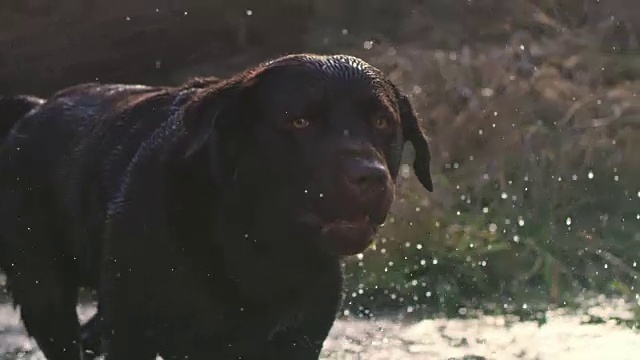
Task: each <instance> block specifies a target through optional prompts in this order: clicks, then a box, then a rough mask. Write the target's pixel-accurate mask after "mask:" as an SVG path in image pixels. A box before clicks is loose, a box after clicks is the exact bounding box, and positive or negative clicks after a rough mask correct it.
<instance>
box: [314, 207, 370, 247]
mask: <svg viewBox="0 0 640 360" xmlns="http://www.w3.org/2000/svg"><path fill="white" fill-rule="evenodd" d="M302 222H303V223H305V224H306V225H310V226H312V227H313V228H314V229H315V231H317V232H318V234H317V241H318V245H319V246H320V247H321V248H322V249H323V250H324V251H326V252H327V253H329V254H332V255H336V256H351V255H356V254H359V253H361V252H363V251H365V250H366V249H367V248H368V247H369V245H371V243H372V242H373V238H374V236H375V234H376V232H377V231H378V228H379V224H380V223H379V222H376V221H373V220H371V219H370V218H369V217H368V216H363V217H362V218H359V219H355V220H342V219H338V220H332V221H322V220H320V218H319V217H317V216H313V215H309V214H307V215H306V216H304V217H303V219H302Z"/></svg>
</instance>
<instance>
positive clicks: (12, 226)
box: [0, 54, 432, 360]
mask: <svg viewBox="0 0 640 360" xmlns="http://www.w3.org/2000/svg"><path fill="white" fill-rule="evenodd" d="M406 141H409V142H411V143H412V144H413V146H414V148H415V150H416V159H415V162H414V169H415V173H416V175H417V176H418V179H419V180H420V181H421V182H422V184H423V185H424V186H425V188H427V189H428V190H432V182H431V176H430V172H429V150H428V145H427V141H426V139H425V137H424V135H423V132H422V130H421V129H420V126H419V124H418V119H417V118H416V115H415V113H414V111H413V108H412V106H411V104H410V102H409V100H408V98H407V97H406V96H405V95H403V94H402V93H401V92H400V91H399V90H398V88H397V87H396V86H395V85H394V84H392V83H391V82H390V81H389V80H388V78H387V77H386V76H385V75H384V74H382V73H381V72H380V71H379V70H378V69H376V68H374V67H372V66H371V65H369V64H367V63H365V62H364V61H362V60H360V59H357V58H354V57H350V56H344V55H336V56H316V55H307V54H302V55H291V56H285V57H282V58H279V59H276V60H273V61H269V62H266V63H263V64H261V65H259V66H257V67H255V68H252V69H249V70H247V71H245V72H243V73H241V74H238V75H237V76H234V77H232V78H230V79H227V80H222V81H218V80H207V79H204V80H199V81H192V82H189V83H187V84H185V85H183V86H181V87H176V88H170V87H162V88H159V87H146V86H125V85H101V84H84V85H79V86H75V87H72V88H68V89H65V90H62V91H60V92H58V93H57V94H55V95H53V96H52V97H51V98H49V99H48V100H47V102H46V103H44V104H42V105H39V107H38V108H37V109H35V110H33V111H31V112H30V113H29V114H27V115H26V116H25V117H23V118H22V119H20V120H19V121H18V123H17V124H16V126H15V127H14V128H13V131H12V132H11V134H10V135H9V136H8V137H7V138H6V141H5V148H4V150H3V151H2V153H1V154H0V246H1V247H2V251H3V252H4V253H5V254H4V256H2V257H1V258H0V260H1V261H2V263H1V264H0V266H1V267H2V269H3V270H4V271H5V272H6V273H7V277H8V280H9V283H10V290H11V292H12V295H13V297H14V300H15V302H16V303H17V304H19V305H20V307H21V312H22V319H23V321H24V323H25V325H26V327H27V330H28V331H29V333H30V334H31V335H32V336H33V337H34V338H35V339H36V340H37V342H38V344H39V346H40V347H41V349H42V350H43V352H44V354H45V356H46V357H47V358H48V359H53V360H58V359H70V360H73V359H80V358H81V349H80V348H81V346H80V345H79V341H78V340H79V331H80V330H79V324H78V318H77V316H76V314H75V306H76V302H77V289H78V287H79V286H90V287H94V288H96V289H98V294H99V314H100V316H101V321H102V323H101V325H100V326H101V327H102V329H103V331H104V335H105V339H106V345H107V346H106V351H107V359H136V360H145V359H154V358H155V356H156V354H160V355H161V356H162V357H163V358H164V359H186V358H189V359H273V360H275V359H278V360H286V359H291V360H293V359H295V360H304V359H317V358H318V356H319V353H320V351H321V349H322V344H323V342H324V340H325V338H326V336H327V334H328V332H329V330H330V329H331V326H332V324H333V321H334V319H335V315H336V311H337V310H338V307H339V305H340V299H341V291H342V273H341V269H340V257H342V256H346V255H352V254H356V253H359V252H362V251H364V250H365V249H366V248H367V247H368V246H369V244H370V242H371V241H372V238H373V236H374V234H375V232H376V230H377V228H378V226H379V225H380V224H381V223H382V222H383V221H384V220H385V218H386V216H387V213H388V211H389V207H390V205H391V202H392V199H393V192H394V178H395V177H396V175H397V173H398V169H399V166H400V156H401V151H402V147H403V144H404V143H405V142H406Z"/></svg>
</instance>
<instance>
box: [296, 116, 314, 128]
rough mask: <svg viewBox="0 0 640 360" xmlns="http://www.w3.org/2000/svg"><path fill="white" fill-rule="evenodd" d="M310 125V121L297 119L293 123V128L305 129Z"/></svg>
mask: <svg viewBox="0 0 640 360" xmlns="http://www.w3.org/2000/svg"><path fill="white" fill-rule="evenodd" d="M310 124H311V123H310V122H309V120H307V119H305V118H295V119H293V120H292V121H291V126H293V127H294V129H304V128H306V127H307V126H309V125H310Z"/></svg>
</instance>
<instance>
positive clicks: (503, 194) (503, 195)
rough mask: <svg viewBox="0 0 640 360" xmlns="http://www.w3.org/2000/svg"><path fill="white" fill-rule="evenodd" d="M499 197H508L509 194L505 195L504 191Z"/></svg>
mask: <svg viewBox="0 0 640 360" xmlns="http://www.w3.org/2000/svg"><path fill="white" fill-rule="evenodd" d="M500 197H501V198H503V199H506V198H507V197H509V195H507V193H506V192H503V193H502V195H500Z"/></svg>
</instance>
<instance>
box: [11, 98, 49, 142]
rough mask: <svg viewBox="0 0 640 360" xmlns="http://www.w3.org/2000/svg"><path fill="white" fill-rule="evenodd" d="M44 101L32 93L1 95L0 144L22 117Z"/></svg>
mask: <svg viewBox="0 0 640 360" xmlns="http://www.w3.org/2000/svg"><path fill="white" fill-rule="evenodd" d="M44 102H45V100H44V99H41V98H39V97H36V96H32V95H15V96H0V144H1V143H2V142H3V140H4V139H5V138H6V137H7V135H8V134H9V131H11V128H12V127H13V125H15V124H16V123H17V122H18V120H20V118H22V117H23V116H25V115H26V114H27V113H28V112H29V111H31V110H33V109H35V108H37V107H39V106H40V105H42V104H43V103H44Z"/></svg>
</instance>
